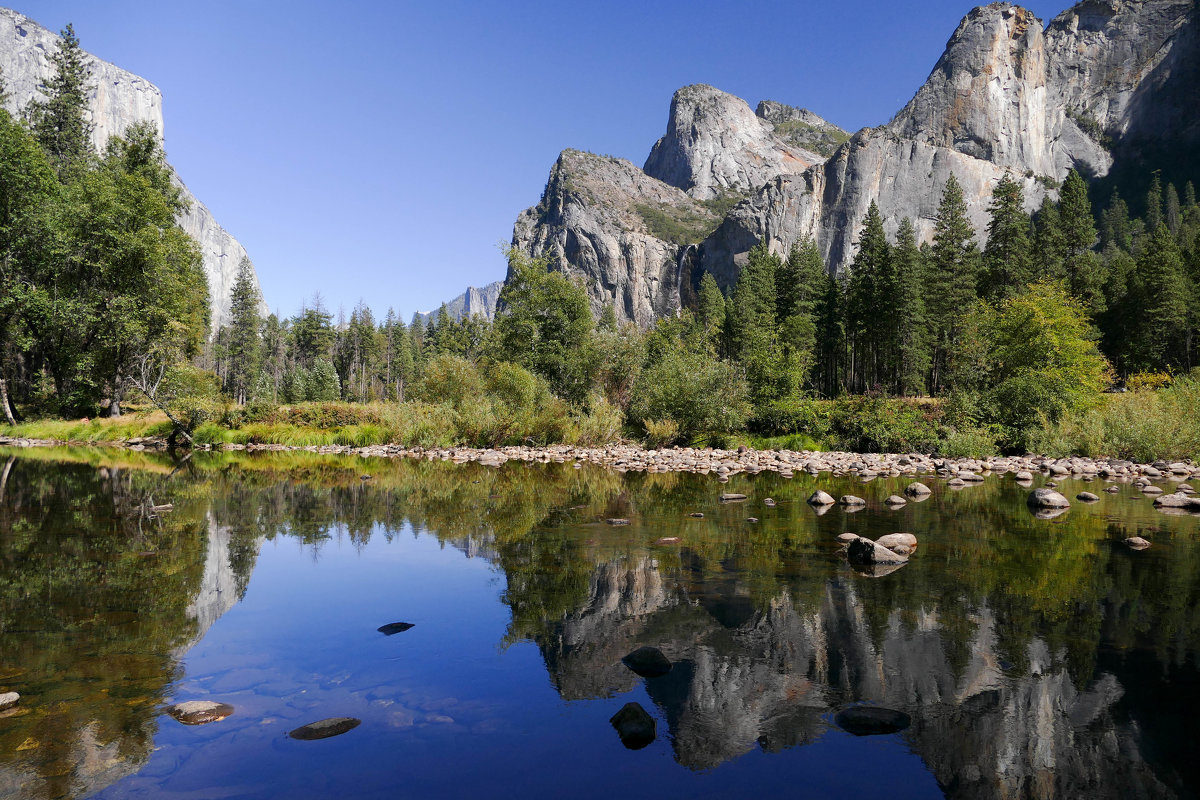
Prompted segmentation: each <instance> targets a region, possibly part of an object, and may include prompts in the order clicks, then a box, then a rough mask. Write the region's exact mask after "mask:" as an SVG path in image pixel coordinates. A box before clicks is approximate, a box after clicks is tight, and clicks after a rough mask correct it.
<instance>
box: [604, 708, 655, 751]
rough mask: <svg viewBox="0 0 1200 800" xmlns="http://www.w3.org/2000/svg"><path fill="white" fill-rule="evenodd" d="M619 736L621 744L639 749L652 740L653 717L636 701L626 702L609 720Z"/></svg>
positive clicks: (653, 729) (631, 748) (653, 730)
mask: <svg viewBox="0 0 1200 800" xmlns="http://www.w3.org/2000/svg"><path fill="white" fill-rule="evenodd" d="M609 723H611V724H612V726H613V727H614V728H616V730H617V736H620V737H621V744H623V745H625V746H626V747H627V748H629V749H630V750H641V749H642V748H643V747H645V746H646V745H648V744H650V743H651V742H653V741H654V737H655V735H656V732H655V728H654V717H652V716H650V715H649V714H647V713H646V709H644V708H642V707H641V705H639V704H638V703H626V704H625V705H623V706H622V707H621V710H620V711H618V712H617V713H616V714H613V715H612V718H611V719H610V720H609Z"/></svg>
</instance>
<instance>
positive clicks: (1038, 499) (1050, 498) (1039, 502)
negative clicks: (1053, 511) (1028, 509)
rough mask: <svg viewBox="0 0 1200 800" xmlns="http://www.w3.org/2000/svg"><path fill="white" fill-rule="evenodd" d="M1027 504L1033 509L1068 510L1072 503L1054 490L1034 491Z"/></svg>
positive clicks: (1030, 494)
mask: <svg viewBox="0 0 1200 800" xmlns="http://www.w3.org/2000/svg"><path fill="white" fill-rule="evenodd" d="M1026 502H1027V503H1028V504H1029V505H1030V506H1032V507H1033V508H1067V507H1069V506H1070V505H1071V502H1070V501H1069V500H1067V498H1065V497H1063V496H1062V495H1061V494H1059V493H1058V492H1056V491H1054V490H1053V489H1034V490H1033V491H1032V492H1030V493H1029V498H1028V499H1027V500H1026Z"/></svg>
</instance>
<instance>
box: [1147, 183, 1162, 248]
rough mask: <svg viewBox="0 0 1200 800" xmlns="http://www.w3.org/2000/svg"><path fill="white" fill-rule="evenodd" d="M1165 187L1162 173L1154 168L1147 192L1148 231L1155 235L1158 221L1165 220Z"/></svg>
mask: <svg viewBox="0 0 1200 800" xmlns="http://www.w3.org/2000/svg"><path fill="white" fill-rule="evenodd" d="M1162 202H1163V187H1162V175H1161V173H1159V171H1158V170H1154V173H1153V175H1152V176H1151V179H1150V189H1149V190H1148V191H1147V192H1146V216H1145V220H1146V233H1147V235H1149V236H1154V234H1155V232H1156V231H1157V230H1158V223H1160V222H1162V221H1163V207H1162Z"/></svg>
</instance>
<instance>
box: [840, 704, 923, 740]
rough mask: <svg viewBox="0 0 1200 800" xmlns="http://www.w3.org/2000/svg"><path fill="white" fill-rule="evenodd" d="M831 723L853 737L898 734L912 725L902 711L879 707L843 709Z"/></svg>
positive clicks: (910, 720)
mask: <svg viewBox="0 0 1200 800" xmlns="http://www.w3.org/2000/svg"><path fill="white" fill-rule="evenodd" d="M833 721H834V722H835V723H837V726H838V727H839V728H841V729H842V730H844V731H846V732H847V733H852V734H854V735H855V736H878V735H881V734H889V733H899V732H900V731H902V730H904V729H905V728H907V727H908V726H909V725H911V724H912V719H911V718H910V717H909V716H908V714H905V713H904V712H903V711H895V710H893V709H890V708H881V707H879V706H850V707H849V708H843V709H842V710H841V711H839V712H838V713H837V714H835V715H834V717H833Z"/></svg>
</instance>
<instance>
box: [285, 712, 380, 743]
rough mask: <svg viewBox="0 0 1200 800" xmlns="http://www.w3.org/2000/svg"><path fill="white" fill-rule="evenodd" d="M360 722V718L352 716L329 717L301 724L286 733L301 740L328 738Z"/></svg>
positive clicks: (350, 729) (352, 727) (350, 728)
mask: <svg viewBox="0 0 1200 800" xmlns="http://www.w3.org/2000/svg"><path fill="white" fill-rule="evenodd" d="M361 724H362V720H361V719H355V718H354V717H329V718H328V719H322V720H317V721H316V722H310V723H308V724H307V725H301V726H300V727H299V728H296V729H295V730H294V731H291V732H289V733H288V736H290V737H292V738H293V739H299V740H300V741H302V742H313V741H316V740H317V739H328V738H330V737H331V736H341V735H342V734H343V733H345V732H346V731H352V730H354V729H355V728H357V727H358V726H359V725H361Z"/></svg>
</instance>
